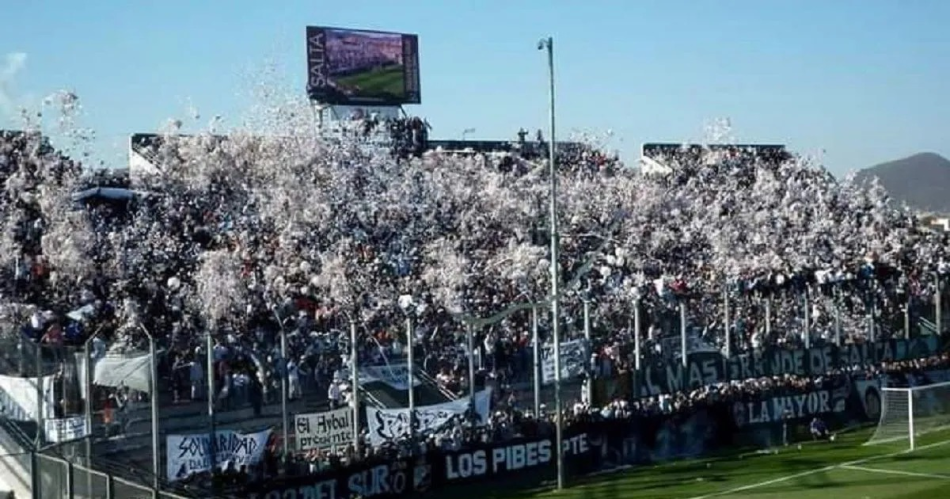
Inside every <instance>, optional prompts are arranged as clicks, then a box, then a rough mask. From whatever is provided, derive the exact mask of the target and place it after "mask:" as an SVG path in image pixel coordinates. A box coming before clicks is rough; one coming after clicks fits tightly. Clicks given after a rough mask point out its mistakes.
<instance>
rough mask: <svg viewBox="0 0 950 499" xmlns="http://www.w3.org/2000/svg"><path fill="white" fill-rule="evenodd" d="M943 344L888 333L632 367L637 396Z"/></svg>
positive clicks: (814, 372)
mask: <svg viewBox="0 0 950 499" xmlns="http://www.w3.org/2000/svg"><path fill="white" fill-rule="evenodd" d="M944 347H945V345H943V344H942V342H941V341H940V339H939V338H938V337H936V336H926V337H921V338H912V339H909V340H907V339H890V340H884V341H879V342H875V343H863V344H855V345H843V346H841V347H838V346H836V345H823V346H815V347H812V348H807V349H806V348H798V349H789V348H773V349H770V350H765V351H763V352H761V353H747V354H742V355H737V356H734V357H732V358H725V357H723V356H722V355H721V354H719V353H713V352H701V353H694V354H690V355H689V356H687V361H686V366H683V365H682V364H681V363H679V362H676V361H673V360H670V361H668V362H664V363H653V364H651V365H649V366H645V367H644V368H643V369H642V370H641V371H640V372H639V373H634V374H633V376H634V377H635V379H634V387H635V388H636V390H637V391H636V395H637V396H639V397H646V396H655V395H660V394H664V393H675V392H679V391H687V390H694V389H696V388H700V387H703V386H706V385H710V384H713V383H720V382H725V381H730V380H746V379H752V378H762V377H771V376H785V375H795V376H819V375H822V374H826V373H828V372H831V371H833V370H835V369H839V368H847V367H851V366H856V365H868V364H872V363H877V362H892V361H900V360H909V359H917V358H923V357H928V356H931V355H934V354H936V353H938V352H940V351H942V349H943V348H944Z"/></svg>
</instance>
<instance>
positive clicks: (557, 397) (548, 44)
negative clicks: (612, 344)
mask: <svg viewBox="0 0 950 499" xmlns="http://www.w3.org/2000/svg"><path fill="white" fill-rule="evenodd" d="M538 50H547V55H548V87H549V97H550V102H549V113H550V129H549V130H548V135H549V136H548V167H549V176H550V191H551V192H550V196H551V213H550V219H551V220H550V224H551V333H552V334H551V335H552V337H553V341H554V410H555V413H556V416H555V440H556V442H555V448H556V449H557V450H558V452H557V489H558V490H561V489H563V488H564V445H563V443H564V435H563V429H564V428H563V421H562V420H563V417H562V416H563V414H562V408H561V335H560V330H559V329H560V328H559V327H558V318H559V313H558V301H559V300H558V284H559V283H558V274H559V272H558V227H557V164H556V162H555V146H554V144H555V142H556V139H557V138H556V136H555V134H554V131H555V128H554V38H551V37H548V38H544V39H541V40H540V41H538Z"/></svg>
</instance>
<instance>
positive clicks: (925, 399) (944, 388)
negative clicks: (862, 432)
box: [867, 381, 950, 450]
mask: <svg viewBox="0 0 950 499" xmlns="http://www.w3.org/2000/svg"><path fill="white" fill-rule="evenodd" d="M944 428H950V381H948V382H944V383H935V384H932V385H924V386H915V387H912V388H882V389H881V420H880V422H878V425H877V429H876V430H875V431H874V435H872V436H871V439H870V440H868V442H867V445H874V444H883V443H889V442H900V441H902V440H908V441H909V443H910V450H914V449H915V448H916V445H917V437H919V436H921V435H924V434H926V433H931V432H934V431H938V430H941V429H944Z"/></svg>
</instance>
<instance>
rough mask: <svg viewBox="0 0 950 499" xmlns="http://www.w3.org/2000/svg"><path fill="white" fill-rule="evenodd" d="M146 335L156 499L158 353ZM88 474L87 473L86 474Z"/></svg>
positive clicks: (158, 471)
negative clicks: (149, 371)
mask: <svg viewBox="0 0 950 499" xmlns="http://www.w3.org/2000/svg"><path fill="white" fill-rule="evenodd" d="M142 330H143V331H145V328H144V327H142ZM145 334H146V335H148V354H149V367H150V368H151V376H150V377H151V379H152V383H151V386H150V387H149V388H150V390H149V391H150V392H151V393H150V395H151V405H152V488H153V489H154V491H155V499H158V496H159V493H160V490H161V480H160V479H161V472H162V465H161V447H160V446H161V441H160V438H159V435H160V433H159V427H158V422H159V421H160V419H159V414H158V411H159V406H158V404H159V400H158V352H157V349H156V348H155V338H153V337H152V335H151V334H149V333H148V331H146V332H145ZM89 469H90V470H91V469H92V468H91V467H90V468H89ZM87 474H88V473H87Z"/></svg>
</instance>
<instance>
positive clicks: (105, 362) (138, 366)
mask: <svg viewBox="0 0 950 499" xmlns="http://www.w3.org/2000/svg"><path fill="white" fill-rule="evenodd" d="M151 359H152V357H151V354H147V353H146V354H138V355H118V354H107V355H106V356H105V357H102V358H101V359H99V360H98V361H96V362H95V364H94V367H93V375H92V383H93V384H94V385H99V386H111V387H113V388H119V387H122V386H127V387H129V388H131V389H133V390H138V391H140V392H145V393H149V390H150V386H149V384H150V382H151V379H152V369H151ZM79 367H80V374H79V381H80V382H85V374H84V373H83V372H82V365H80V366H79Z"/></svg>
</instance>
